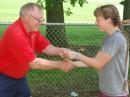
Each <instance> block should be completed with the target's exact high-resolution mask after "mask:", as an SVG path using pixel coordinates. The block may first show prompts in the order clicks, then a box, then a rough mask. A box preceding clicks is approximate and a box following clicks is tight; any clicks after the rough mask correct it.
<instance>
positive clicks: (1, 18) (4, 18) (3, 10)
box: [0, 0, 123, 22]
mask: <svg viewBox="0 0 130 97" xmlns="http://www.w3.org/2000/svg"><path fill="white" fill-rule="evenodd" d="M0 1H1V0H0ZM30 1H31V2H36V1H37V0H4V1H3V0H2V1H1V3H0V22H13V21H14V20H16V19H17V18H18V17H19V10H20V7H21V6H22V5H23V4H25V3H27V2H30ZM87 1H88V2H89V3H87V4H85V5H84V6H83V7H79V5H78V4H76V6H75V7H72V6H70V4H69V3H67V4H66V3H65V4H64V10H67V8H68V7H70V8H71V11H72V12H73V15H71V16H69V17H68V16H66V15H65V22H94V20H95V19H94V16H93V11H94V9H95V8H96V7H97V6H100V5H103V4H108V3H110V4H114V5H116V6H117V7H118V9H119V11H120V15H121V17H122V13H123V6H122V5H119V2H120V1H122V0H87Z"/></svg>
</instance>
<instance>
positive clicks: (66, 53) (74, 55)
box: [59, 48, 80, 60]
mask: <svg viewBox="0 0 130 97" xmlns="http://www.w3.org/2000/svg"><path fill="white" fill-rule="evenodd" d="M59 55H60V56H61V57H62V58H64V59H66V60H69V59H70V60H73V59H75V60H79V56H80V53H79V52H75V51H72V50H70V49H66V48H61V49H60V54H59Z"/></svg>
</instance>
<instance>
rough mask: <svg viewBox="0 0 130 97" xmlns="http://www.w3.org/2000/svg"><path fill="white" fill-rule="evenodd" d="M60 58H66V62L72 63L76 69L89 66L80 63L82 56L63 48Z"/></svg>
mask: <svg viewBox="0 0 130 97" xmlns="http://www.w3.org/2000/svg"><path fill="white" fill-rule="evenodd" d="M60 56H61V57H62V58H64V60H69V61H71V62H72V63H73V64H74V65H75V66H76V67H88V66H87V64H85V63H83V62H81V61H80V58H81V56H82V54H81V53H79V52H76V51H72V50H70V49H66V48H61V51H60Z"/></svg>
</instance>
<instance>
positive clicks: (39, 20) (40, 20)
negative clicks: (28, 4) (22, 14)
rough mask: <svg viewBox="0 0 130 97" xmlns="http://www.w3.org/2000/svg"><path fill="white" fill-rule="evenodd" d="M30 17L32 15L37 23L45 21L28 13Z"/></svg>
mask: <svg viewBox="0 0 130 97" xmlns="http://www.w3.org/2000/svg"><path fill="white" fill-rule="evenodd" d="M29 15H30V16H31V17H33V18H34V19H35V20H37V21H38V23H40V24H41V23H43V22H45V20H44V19H38V18H36V17H34V16H33V15H31V14H29Z"/></svg>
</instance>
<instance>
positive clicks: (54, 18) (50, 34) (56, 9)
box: [37, 0, 86, 47]
mask: <svg viewBox="0 0 130 97" xmlns="http://www.w3.org/2000/svg"><path fill="white" fill-rule="evenodd" d="M69 1H70V4H71V5H72V6H75V4H76V3H78V4H79V5H80V6H81V7H82V6H83V4H84V3H86V0H38V1H37V2H38V3H39V4H40V5H41V6H43V3H44V2H45V5H46V7H45V6H43V8H46V18H47V22H48V23H64V9H63V2H69ZM65 13H66V14H67V15H71V14H72V12H71V11H70V8H68V10H67V11H65ZM46 32H47V34H46V37H47V38H48V39H49V40H50V41H51V42H52V44H54V45H55V46H60V47H66V46H68V43H67V40H66V35H65V26H64V25H48V26H47V28H46Z"/></svg>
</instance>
